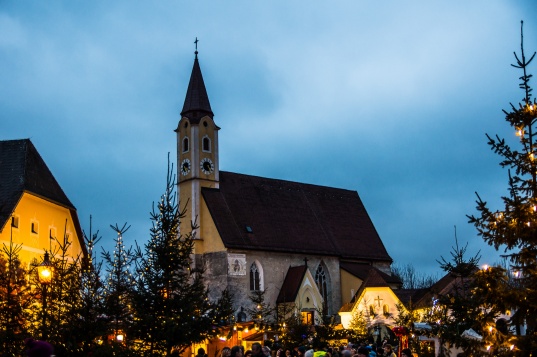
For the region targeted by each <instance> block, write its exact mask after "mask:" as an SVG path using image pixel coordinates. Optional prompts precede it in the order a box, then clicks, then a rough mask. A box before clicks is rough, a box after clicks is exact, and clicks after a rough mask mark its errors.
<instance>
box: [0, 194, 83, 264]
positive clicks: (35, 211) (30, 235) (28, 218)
mask: <svg viewBox="0 0 537 357" xmlns="http://www.w3.org/2000/svg"><path fill="white" fill-rule="evenodd" d="M13 217H15V220H16V225H17V227H12V224H11V219H9V221H8V222H6V224H5V226H4V228H3V230H2V232H0V244H6V245H9V242H10V237H11V236H12V237H13V243H14V244H15V245H22V247H21V248H22V249H21V251H20V252H19V260H20V261H21V262H23V263H24V264H29V263H31V262H32V260H34V259H35V260H36V261H37V262H41V261H42V260H43V254H44V252H45V250H47V251H48V250H50V249H51V248H52V251H53V252H54V251H56V250H57V249H58V243H57V242H56V240H54V239H51V235H52V236H53V237H54V238H57V239H58V240H60V241H62V240H63V237H64V233H67V234H68V236H69V241H70V242H71V245H70V247H69V250H68V251H67V253H68V255H69V256H70V257H77V256H78V255H80V254H82V247H81V245H80V241H81V237H78V234H77V231H76V228H75V226H74V223H73V220H72V218H71V213H70V211H69V209H67V208H65V207H63V206H60V205H57V204H55V203H53V202H50V201H47V200H45V199H42V198H40V197H37V196H34V195H32V194H29V193H23V195H22V197H21V199H20V201H19V202H18V204H17V206H16V208H15V211H14V212H13ZM32 224H33V225H32Z"/></svg>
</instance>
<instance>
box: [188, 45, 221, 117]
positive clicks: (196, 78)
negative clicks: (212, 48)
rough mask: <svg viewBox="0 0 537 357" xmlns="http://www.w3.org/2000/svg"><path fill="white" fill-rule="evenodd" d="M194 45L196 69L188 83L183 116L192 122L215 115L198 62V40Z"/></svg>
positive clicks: (194, 68)
mask: <svg viewBox="0 0 537 357" xmlns="http://www.w3.org/2000/svg"><path fill="white" fill-rule="evenodd" d="M194 43H195V44H196V52H195V55H196V57H195V58H194V67H193V68H192V74H191V75H190V82H189V83H188V89H187V91H186V98H185V104H184V105H183V110H182V111H181V116H186V117H188V118H189V119H190V120H199V119H200V118H202V117H203V116H205V115H208V116H210V117H211V118H212V117H213V116H214V114H213V111H212V110H211V104H210V103H209V96H208V95H207V90H206V89H205V83H204V82H203V76H202V75H201V69H200V65H199V62H198V39H197V38H196V41H195V42H194Z"/></svg>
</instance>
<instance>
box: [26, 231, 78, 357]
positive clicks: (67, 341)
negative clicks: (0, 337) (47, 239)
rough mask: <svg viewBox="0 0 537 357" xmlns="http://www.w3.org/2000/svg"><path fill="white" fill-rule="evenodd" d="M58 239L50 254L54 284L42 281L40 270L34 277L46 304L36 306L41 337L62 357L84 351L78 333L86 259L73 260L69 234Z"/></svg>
mask: <svg viewBox="0 0 537 357" xmlns="http://www.w3.org/2000/svg"><path fill="white" fill-rule="evenodd" d="M66 225H67V222H66ZM55 240H56V242H57V245H56V248H55V250H53V251H52V252H51V254H50V261H51V263H52V266H53V278H52V280H51V282H50V284H47V285H44V284H41V283H40V282H39V278H38V276H37V271H36V269H34V272H33V273H32V272H31V273H30V276H31V277H32V279H33V282H34V285H35V286H36V287H37V289H36V292H37V293H38V294H39V296H40V297H41V298H42V303H43V304H44V306H37V307H36V308H37V309H38V311H37V313H36V316H37V317H38V318H39V320H38V321H39V322H38V325H39V326H40V330H41V331H40V332H41V338H43V339H46V340H48V341H49V342H51V343H52V344H53V345H54V349H55V353H56V356H58V357H60V356H68V355H73V354H75V353H79V352H81V350H80V344H81V340H82V339H83V337H82V336H80V335H79V334H78V333H77V330H76V326H77V325H78V324H77V319H78V318H79V314H78V312H79V311H80V308H81V307H82V296H81V287H82V280H81V277H82V272H81V266H82V259H83V256H82V255H79V256H75V257H72V256H71V255H70V254H69V252H70V250H71V246H72V241H71V240H70V237H69V236H68V234H67V232H64V234H63V238H60V239H58V238H55ZM36 332H37V331H36ZM36 335H37V334H36Z"/></svg>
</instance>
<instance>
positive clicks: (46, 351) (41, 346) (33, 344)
mask: <svg viewBox="0 0 537 357" xmlns="http://www.w3.org/2000/svg"><path fill="white" fill-rule="evenodd" d="M24 345H25V346H26V348H27V349H26V355H27V356H28V357H50V356H52V355H54V347H52V345H51V344H50V343H48V342H46V341H38V340H34V339H33V338H27V339H26V340H24Z"/></svg>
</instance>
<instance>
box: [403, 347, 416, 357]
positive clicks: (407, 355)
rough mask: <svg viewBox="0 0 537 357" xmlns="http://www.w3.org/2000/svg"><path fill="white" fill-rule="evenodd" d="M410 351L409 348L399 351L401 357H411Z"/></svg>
mask: <svg viewBox="0 0 537 357" xmlns="http://www.w3.org/2000/svg"><path fill="white" fill-rule="evenodd" d="M412 356H413V355H412V351H411V350H410V348H403V349H402V350H401V357H412Z"/></svg>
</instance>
